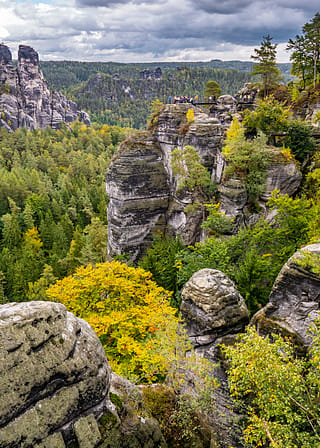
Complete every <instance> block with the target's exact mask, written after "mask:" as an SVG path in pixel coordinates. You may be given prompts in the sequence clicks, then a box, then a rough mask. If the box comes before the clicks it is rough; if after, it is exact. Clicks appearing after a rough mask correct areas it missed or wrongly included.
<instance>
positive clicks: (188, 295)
mask: <svg viewBox="0 0 320 448" xmlns="http://www.w3.org/2000/svg"><path fill="white" fill-rule="evenodd" d="M181 295H182V303H181V308H180V311H181V314H182V317H183V319H184V322H185V323H186V328H187V332H188V335H189V338H190V340H191V342H192V344H193V346H194V347H195V350H196V352H203V351H205V353H206V357H208V358H211V359H212V360H216V358H215V350H216V345H217V340H218V339H219V340H220V338H221V337H224V336H227V335H228V336H230V335H234V334H237V333H239V332H242V331H243V330H244V328H245V325H246V324H247V323H248V322H249V314H248V309H247V306H246V304H245V302H244V299H243V297H242V296H241V295H240V293H239V292H238V291H237V289H236V287H235V286H234V283H233V282H232V281H231V280H230V279H229V278H228V277H227V276H226V275H225V274H223V272H221V271H218V270H216V269H201V270H200V271H198V272H196V273H195V274H193V276H192V277H191V278H190V280H189V281H188V282H187V283H186V284H185V286H184V288H183V290H182V294H181ZM211 349H212V350H211Z"/></svg>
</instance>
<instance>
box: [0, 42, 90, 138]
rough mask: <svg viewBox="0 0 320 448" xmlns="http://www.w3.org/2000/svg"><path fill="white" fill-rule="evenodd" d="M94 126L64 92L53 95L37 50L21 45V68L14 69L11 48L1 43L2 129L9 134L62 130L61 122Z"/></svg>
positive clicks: (0, 104) (0, 89)
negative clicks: (12, 131)
mask: <svg viewBox="0 0 320 448" xmlns="http://www.w3.org/2000/svg"><path fill="white" fill-rule="evenodd" d="M77 119H78V120H80V121H83V122H84V123H85V124H90V119H89V116H88V114H87V113H86V112H83V111H79V110H78V108H77V105H76V104H75V103H74V102H73V101H69V100H67V99H66V97H65V96H64V95H62V93H60V92H52V91H51V90H50V89H49V87H48V84H47V82H46V81H45V79H44V77H43V74H42V72H41V71H40V69H39V56H38V53H37V52H36V51H34V50H33V48H31V47H29V46H27V45H20V46H19V52H18V66H17V68H15V67H14V65H13V62H12V56H11V52H10V50H9V48H8V47H7V46H6V45H4V44H0V127H5V128H6V129H7V130H8V131H10V130H16V129H18V128H23V127H26V128H27V129H36V128H41V129H43V128H46V127H47V126H51V127H52V128H53V129H57V128H59V126H60V124H61V122H62V121H63V122H65V123H70V122H72V121H75V120H77Z"/></svg>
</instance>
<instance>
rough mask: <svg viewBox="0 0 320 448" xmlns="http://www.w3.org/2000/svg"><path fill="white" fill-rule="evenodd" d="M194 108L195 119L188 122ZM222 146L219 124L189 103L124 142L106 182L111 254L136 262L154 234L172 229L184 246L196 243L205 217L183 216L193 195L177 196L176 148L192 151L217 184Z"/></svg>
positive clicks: (165, 113) (172, 106)
mask: <svg viewBox="0 0 320 448" xmlns="http://www.w3.org/2000/svg"><path fill="white" fill-rule="evenodd" d="M190 108H192V109H193V111H194V118H195V119H194V121H193V122H191V123H188V122H187V119H186V114H187V111H188V110H189V109H190ZM221 144H222V132H221V125H220V122H219V121H218V120H216V119H215V118H210V117H209V116H208V115H207V114H205V113H204V112H203V111H202V109H200V108H197V107H194V106H192V105H190V104H168V105H166V106H165V107H164V108H163V109H162V110H161V112H160V113H159V114H158V116H156V117H155V119H154V121H153V123H152V124H151V127H150V129H149V130H148V131H144V132H141V131H140V132H136V133H135V134H133V135H132V136H131V137H129V138H128V139H127V140H126V141H125V142H123V143H122V144H121V145H120V148H119V150H118V152H117V153H116V155H115V158H114V159H113V161H112V163H111V165H110V167H109V170H108V172H107V178H106V186H107V193H108V195H109V204H108V244H109V253H110V254H130V256H131V258H133V259H136V258H138V257H139V256H141V254H142V253H143V252H144V250H145V248H146V247H148V245H150V242H151V241H152V235H153V232H154V231H155V230H156V229H158V230H160V231H164V230H165V229H168V228H169V229H170V231H171V232H172V233H173V234H175V235H176V234H178V233H179V234H181V236H182V238H183V239H184V241H185V243H186V244H193V243H194V242H195V241H197V240H198V239H199V235H200V231H201V228H200V224H201V222H202V219H203V216H202V213H199V212H196V213H192V214H187V213H185V211H184V209H185V207H186V206H187V205H188V204H190V203H192V202H193V201H194V200H195V196H194V194H193V192H191V191H184V192H178V191H177V178H176V177H175V176H173V174H172V169H171V154H172V151H173V150H174V149H175V148H182V147H185V146H186V145H192V146H194V147H195V148H196V149H197V151H198V153H199V154H200V157H201V160H202V163H203V164H204V165H205V166H207V167H208V168H209V169H210V171H212V177H213V179H214V180H215V179H220V178H221V173H222V168H221V166H220V162H221V157H220V152H221Z"/></svg>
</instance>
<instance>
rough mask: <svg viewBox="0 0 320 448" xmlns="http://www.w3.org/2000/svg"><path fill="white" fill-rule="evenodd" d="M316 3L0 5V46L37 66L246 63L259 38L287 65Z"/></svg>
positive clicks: (5, 0) (179, 0) (73, 1)
mask: <svg viewBox="0 0 320 448" xmlns="http://www.w3.org/2000/svg"><path fill="white" fill-rule="evenodd" d="M319 10H320V6H319V0H308V1H307V2H304V1H303V0H278V1H276V0H261V1H259V0H254V1H250V0H68V1H62V0H0V40H1V41H2V42H3V43H5V44H6V45H8V46H9V47H10V49H11V51H12V54H13V57H15V58H16V55H17V48H18V45H19V44H21V43H23V44H27V45H31V46H32V47H33V48H34V49H35V50H36V51H37V52H38V53H39V56H40V59H41V60H64V59H65V60H81V61H105V62H106V61H117V62H153V61H207V60H210V59H223V60H232V59H239V60H243V61H249V60H250V56H251V55H252V54H253V49H254V48H255V47H259V45H260V42H261V40H262V38H263V36H265V35H267V34H270V36H272V37H273V43H277V44H278V62H287V61H289V53H287V52H286V51H285V47H286V43H287V41H288V39H289V38H294V37H295V35H296V34H299V33H301V28H302V26H303V25H304V24H305V23H306V22H308V21H310V19H312V18H313V17H314V15H315V13H316V12H318V11H319Z"/></svg>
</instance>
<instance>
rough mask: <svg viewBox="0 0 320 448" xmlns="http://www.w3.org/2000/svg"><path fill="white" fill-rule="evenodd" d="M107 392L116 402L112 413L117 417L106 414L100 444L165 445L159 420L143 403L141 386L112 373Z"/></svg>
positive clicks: (117, 447)
mask: <svg viewBox="0 0 320 448" xmlns="http://www.w3.org/2000/svg"><path fill="white" fill-rule="evenodd" d="M146 387H148V386H146ZM150 387H152V386H150ZM110 392H112V394H113V401H115V402H116V405H114V410H113V415H114V413H115V412H116V413H117V414H118V416H119V417H117V416H116V417H115V418H113V419H112V418H109V419H108V418H105V421H106V423H105V427H106V433H105V437H104V440H103V442H102V444H101V448H167V443H166V441H165V440H164V438H163V435H162V432H161V428H160V425H159V422H158V421H157V420H156V419H154V418H153V417H152V416H151V415H150V413H149V412H148V410H147V409H146V407H145V406H144V404H143V399H142V393H141V388H139V387H138V386H136V385H134V384H132V383H131V382H130V381H128V380H127V379H125V378H122V377H120V376H119V375H116V374H114V373H112V378H111V388H110Z"/></svg>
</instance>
